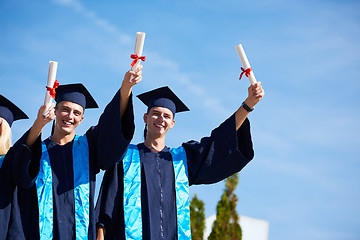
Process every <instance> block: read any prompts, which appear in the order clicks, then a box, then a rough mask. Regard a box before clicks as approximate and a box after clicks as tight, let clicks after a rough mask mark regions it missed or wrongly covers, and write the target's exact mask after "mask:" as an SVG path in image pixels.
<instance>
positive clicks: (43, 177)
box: [36, 142, 54, 240]
mask: <svg viewBox="0 0 360 240" xmlns="http://www.w3.org/2000/svg"><path fill="white" fill-rule="evenodd" d="M41 147H42V155H41V159H40V171H39V174H38V176H37V178H36V189H37V196H38V205H39V230H40V240H51V239H52V238H53V221H54V209H53V191H52V171H51V165H50V158H49V153H48V151H47V148H46V145H45V143H44V142H42V144H41Z"/></svg>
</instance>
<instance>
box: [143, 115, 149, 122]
mask: <svg viewBox="0 0 360 240" xmlns="http://www.w3.org/2000/svg"><path fill="white" fill-rule="evenodd" d="M147 117H148V115H147V113H144V116H143V119H144V123H147Z"/></svg>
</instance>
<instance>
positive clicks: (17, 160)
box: [12, 130, 42, 189]
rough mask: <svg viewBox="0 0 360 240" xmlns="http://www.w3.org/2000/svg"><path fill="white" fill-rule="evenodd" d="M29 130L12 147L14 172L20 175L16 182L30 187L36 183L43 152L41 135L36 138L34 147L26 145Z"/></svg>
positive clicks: (27, 187) (15, 174) (24, 186)
mask: <svg viewBox="0 0 360 240" xmlns="http://www.w3.org/2000/svg"><path fill="white" fill-rule="evenodd" d="M29 131H30V130H28V131H27V132H26V133H25V134H24V135H23V136H22V137H21V138H20V139H19V140H18V141H17V142H16V143H15V144H14V146H13V147H12V148H13V150H14V156H13V159H14V164H15V165H16V167H14V171H13V174H14V176H18V177H17V179H16V184H17V185H19V186H21V187H23V188H25V189H29V188H31V187H32V186H34V184H35V180H36V177H37V175H38V173H39V170H40V158H41V154H42V147H41V135H40V136H39V137H38V138H37V139H36V141H35V143H34V145H33V146H32V147H30V148H29V147H28V146H27V145H26V139H27V136H28V134H29Z"/></svg>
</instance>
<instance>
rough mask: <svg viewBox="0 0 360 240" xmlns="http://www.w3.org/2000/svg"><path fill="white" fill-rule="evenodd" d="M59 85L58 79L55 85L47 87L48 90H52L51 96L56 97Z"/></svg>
mask: <svg viewBox="0 0 360 240" xmlns="http://www.w3.org/2000/svg"><path fill="white" fill-rule="evenodd" d="M58 87H59V82H58V80H55V82H54V86H53V87H46V90H48V91H49V92H50V96H51V97H52V98H53V99H55V94H56V90H55V89H57V88H58Z"/></svg>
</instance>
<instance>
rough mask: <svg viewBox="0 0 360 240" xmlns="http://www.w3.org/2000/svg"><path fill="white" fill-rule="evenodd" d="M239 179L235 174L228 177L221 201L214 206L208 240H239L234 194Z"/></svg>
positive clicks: (239, 232) (239, 233)
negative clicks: (214, 214)
mask: <svg viewBox="0 0 360 240" xmlns="http://www.w3.org/2000/svg"><path fill="white" fill-rule="evenodd" d="M238 181H239V178H238V175H237V173H235V174H234V175H232V176H230V177H228V178H227V179H226V183H225V190H224V193H223V195H222V196H221V200H220V201H219V203H218V205H217V206H216V220H215V221H214V223H213V226H212V231H211V234H210V236H209V238H208V240H220V239H221V240H241V239H242V232H241V227H240V225H239V216H238V214H237V213H236V203H237V200H238V199H237V197H236V195H235V193H234V191H235V189H236V186H237V184H238Z"/></svg>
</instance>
